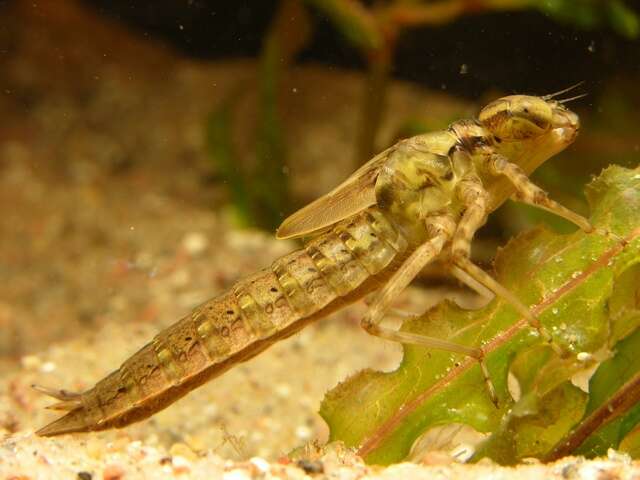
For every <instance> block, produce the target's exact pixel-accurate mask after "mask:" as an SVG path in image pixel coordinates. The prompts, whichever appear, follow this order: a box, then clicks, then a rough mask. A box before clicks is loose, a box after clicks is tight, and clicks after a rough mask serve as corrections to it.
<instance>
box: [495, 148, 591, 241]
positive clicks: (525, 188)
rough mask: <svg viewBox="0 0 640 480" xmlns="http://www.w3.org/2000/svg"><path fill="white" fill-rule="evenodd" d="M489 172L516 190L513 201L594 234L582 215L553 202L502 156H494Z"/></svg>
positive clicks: (516, 166) (521, 171)
mask: <svg viewBox="0 0 640 480" xmlns="http://www.w3.org/2000/svg"><path fill="white" fill-rule="evenodd" d="M489 170H490V171H491V173H492V174H494V175H504V176H505V177H507V179H509V181H510V182H511V183H512V184H513V186H514V187H515V188H516V193H515V194H514V195H513V199H514V200H517V201H520V202H522V203H526V204H528V205H531V206H534V207H537V208H541V209H542V210H546V211H548V212H551V213H553V214H554V215H557V216H559V217H562V218H564V219H565V220H568V221H569V222H571V223H573V224H575V225H577V226H578V227H579V228H580V229H582V230H583V231H584V232H586V233H591V232H593V230H594V228H593V226H592V225H591V222H589V220H587V219H586V218H584V217H583V216H582V215H579V214H577V213H576V212H574V211H572V210H569V209H568V208H566V207H563V206H562V205H560V204H559V203H558V202H556V201H555V200H552V199H550V198H549V196H548V195H547V192H545V191H544V190H543V189H541V188H540V187H538V186H537V185H536V184H535V183H533V182H532V181H531V180H529V177H527V174H526V173H524V171H523V170H522V169H521V168H520V167H519V166H518V165H516V164H515V163H512V162H510V161H509V160H508V159H507V158H506V157H504V156H502V155H494V156H493V157H491V160H490V161H489Z"/></svg>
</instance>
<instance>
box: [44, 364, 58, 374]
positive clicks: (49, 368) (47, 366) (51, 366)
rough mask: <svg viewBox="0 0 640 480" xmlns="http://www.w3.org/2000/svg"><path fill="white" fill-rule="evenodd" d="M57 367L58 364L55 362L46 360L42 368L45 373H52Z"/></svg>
mask: <svg viewBox="0 0 640 480" xmlns="http://www.w3.org/2000/svg"><path fill="white" fill-rule="evenodd" d="M55 369H56V364H55V363H53V362H45V363H44V364H43V365H42V368H41V369H40V370H41V371H42V372H44V373H51V372H53V371H54V370H55Z"/></svg>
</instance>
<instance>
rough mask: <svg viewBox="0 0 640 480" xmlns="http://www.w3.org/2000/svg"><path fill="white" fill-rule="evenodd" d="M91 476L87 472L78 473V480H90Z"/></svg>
mask: <svg viewBox="0 0 640 480" xmlns="http://www.w3.org/2000/svg"><path fill="white" fill-rule="evenodd" d="M92 478H93V475H91V474H90V473H89V472H78V480H91V479H92Z"/></svg>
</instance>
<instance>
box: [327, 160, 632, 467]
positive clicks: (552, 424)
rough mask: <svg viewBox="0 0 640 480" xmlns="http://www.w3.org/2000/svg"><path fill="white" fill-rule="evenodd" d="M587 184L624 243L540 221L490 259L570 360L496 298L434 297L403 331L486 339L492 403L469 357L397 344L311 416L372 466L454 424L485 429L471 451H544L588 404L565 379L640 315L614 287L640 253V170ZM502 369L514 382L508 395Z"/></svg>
mask: <svg viewBox="0 0 640 480" xmlns="http://www.w3.org/2000/svg"><path fill="white" fill-rule="evenodd" d="M587 193H588V198H589V201H590V204H591V206H592V211H593V214H592V222H593V223H594V224H595V225H596V226H598V227H601V228H605V229H609V230H610V231H613V232H615V233H616V234H617V235H619V236H623V237H626V238H627V240H628V244H626V245H625V244H624V243H623V242H621V241H619V240H618V239H616V238H612V237H606V236H604V235H599V234H589V235H586V234H584V233H583V232H576V233H573V234H571V235H557V234H553V233H551V232H549V231H545V230H542V229H538V230H534V231H531V232H528V233H525V234H523V235H521V236H519V237H518V238H516V239H515V240H513V241H511V242H510V243H509V244H508V245H507V247H505V248H504V249H503V250H502V251H501V252H500V253H499V255H498V257H497V260H496V274H495V275H496V277H497V279H498V280H499V281H500V282H501V283H502V284H503V285H505V286H506V287H507V288H508V289H510V290H511V291H512V292H513V293H514V294H515V295H517V296H518V298H520V299H521V300H522V301H524V302H525V303H526V304H528V305H531V308H532V310H533V311H534V312H535V313H536V314H537V315H538V316H539V318H540V319H541V321H542V323H543V324H544V325H545V327H546V328H547V329H548V330H549V331H550V332H551V333H552V334H553V336H554V339H555V341H556V342H557V343H558V344H559V345H561V346H563V347H564V348H565V349H566V350H568V351H570V352H571V355H569V356H568V358H566V359H561V358H559V357H558V356H557V355H555V354H551V353H549V354H548V353H546V352H545V349H548V347H546V346H544V345H543V344H542V341H541V339H540V338H539V336H538V335H537V334H536V332H535V331H533V330H532V329H531V328H529V327H528V326H527V324H526V322H525V321H524V320H523V319H521V318H520V317H519V316H518V315H517V314H516V312H515V311H514V310H513V308H512V307H511V306H510V305H508V304H506V303H505V302H504V301H502V300H501V299H495V300H493V301H492V302H491V303H489V305H487V306H486V307H485V308H483V309H481V310H476V311H467V310H463V309H461V308H459V307H457V306H456V305H454V304H453V303H451V302H445V303H442V304H440V305H438V306H436V307H435V308H434V309H432V310H431V311H429V312H427V313H426V314H425V315H423V316H421V317H418V318H414V319H410V320H408V321H406V322H405V323H404V324H403V326H402V329H403V330H407V331H411V332H415V333H421V334H423V335H428V336H432V337H437V338H446V339H448V340H450V341H454V342H457V343H460V344H463V345H471V346H477V345H483V347H484V349H485V352H486V353H487V357H486V364H487V367H488V369H489V371H490V376H491V380H492V382H493V384H494V386H495V388H496V392H497V395H498V398H499V407H498V408H496V407H495V406H494V405H493V404H492V403H491V401H490V399H489V396H488V394H487V390H486V387H485V385H484V382H483V377H482V375H481V373H480V368H479V366H478V364H477V362H475V361H474V360H472V359H468V358H465V357H461V356H459V355H453V354H451V353H447V352H441V351H434V350H427V349H424V348H420V347H415V346H405V347H404V358H403V360H402V362H401V364H400V366H399V367H398V369H397V370H395V371H393V372H389V373H382V372H373V371H364V372H361V373H358V374H356V375H355V376H353V377H352V378H350V379H348V380H347V381H345V382H344V383H342V384H341V385H339V386H338V387H336V388H335V389H333V390H332V391H330V392H329V393H328V394H327V396H326V397H325V399H324V401H323V403H322V406H321V410H320V413H321V415H322V417H323V418H324V419H325V420H326V421H327V423H328V424H329V427H330V440H332V441H333V440H341V441H343V442H345V443H346V444H347V445H348V446H351V447H356V448H358V451H359V453H360V454H362V455H363V456H364V457H365V459H366V460H367V461H368V462H370V463H378V464H389V463H392V462H398V461H401V460H403V459H404V458H406V457H407V455H408V454H409V452H410V451H411V448H412V445H413V444H414V442H415V441H416V440H417V439H418V438H419V437H420V436H421V435H423V434H425V432H427V431H428V430H429V429H431V428H434V427H437V426H439V425H444V424H452V423H461V424H466V425H468V426H470V427H472V428H473V429H475V430H477V431H479V432H483V433H487V434H489V436H488V439H487V440H486V441H485V442H484V443H483V444H482V445H480V446H479V449H478V452H477V454H476V458H480V457H481V456H489V457H491V458H493V459H495V460H498V461H501V462H503V463H511V462H516V461H517V460H518V459H520V458H523V457H528V456H532V455H535V456H544V455H545V454H546V453H548V452H549V451H550V450H551V449H552V448H553V447H554V445H556V444H557V443H558V442H560V441H561V440H562V438H564V437H565V436H566V435H567V433H568V432H569V430H570V429H571V427H572V426H573V425H574V424H575V423H576V422H578V421H579V419H580V418H582V417H583V415H584V411H585V409H586V408H587V404H588V398H587V395H586V394H585V393H584V392H583V391H581V390H579V389H578V388H577V387H575V386H574V385H573V384H572V383H571V380H572V379H574V377H575V376H576V375H577V374H580V373H581V372H582V371H584V370H587V369H589V368H593V366H594V364H593V362H592V361H591V360H590V358H591V355H590V354H596V353H597V352H600V351H603V350H607V349H608V348H609V347H610V346H611V345H612V343H613V342H615V341H617V340H618V339H619V338H618V337H621V336H624V335H628V334H630V333H632V332H633V331H635V329H636V328H637V326H638V322H639V320H640V319H639V318H638V317H636V316H634V315H631V314H627V313H628V312H631V310H632V308H631V307H629V305H627V304H626V303H627V302H630V301H631V298H635V297H633V296H632V295H627V294H626V293H622V292H621V291H620V288H622V289H624V288H625V285H627V287H629V286H630V284H631V283H632V282H629V281H628V279H627V278H626V277H627V276H628V273H626V272H627V271H628V270H629V269H633V268H634V265H635V264H636V263H638V262H639V261H640V239H639V238H638V235H640V229H638V227H639V226H640V171H639V170H626V169H623V168H620V167H610V168H608V169H607V170H605V171H604V172H603V173H602V175H601V176H600V178H599V179H598V180H596V181H594V182H593V184H592V185H591V186H590V187H589V189H588V192H587ZM523 279H524V281H523ZM625 282H626V283H625ZM619 283H620V285H618V284H619ZM616 302H617V303H616ZM610 303H611V305H610ZM612 306H613V307H614V308H615V309H616V310H617V311H618V312H627V313H625V314H622V316H621V317H620V318H624V321H623V324H624V325H623V326H622V327H619V326H618V327H616V326H615V325H614V323H615V322H612V321H611V318H610V309H611V307H612ZM578 354H580V355H578ZM578 358H581V360H579V359H578ZM509 376H511V377H512V379H515V380H516V381H517V384H518V385H519V390H520V391H519V392H518V394H517V395H515V394H514V393H513V387H511V388H510V386H509V384H508V380H507V379H508V377H509ZM512 394H514V395H515V396H516V398H517V399H518V400H517V401H516V400H514V399H513V397H512Z"/></svg>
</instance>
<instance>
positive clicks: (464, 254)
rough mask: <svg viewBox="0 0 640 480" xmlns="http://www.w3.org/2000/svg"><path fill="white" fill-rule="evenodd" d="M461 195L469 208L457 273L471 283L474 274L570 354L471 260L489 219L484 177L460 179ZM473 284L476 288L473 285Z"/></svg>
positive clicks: (461, 228) (457, 244)
mask: <svg viewBox="0 0 640 480" xmlns="http://www.w3.org/2000/svg"><path fill="white" fill-rule="evenodd" d="M458 196H459V198H460V200H461V201H462V202H463V204H464V205H465V207H466V208H465V210H464V213H463V215H462V218H461V220H460V222H459V224H458V228H457V229H456V232H455V234H454V236H453V240H452V243H451V262H452V264H453V273H454V275H456V276H457V277H458V278H459V279H460V280H462V281H463V282H465V283H467V284H468V283H469V282H468V277H471V278H472V279H473V280H475V281H476V282H478V283H479V284H481V285H482V286H484V287H485V288H487V289H488V290H490V291H491V292H493V293H494V294H496V295H498V296H499V297H502V298H503V299H504V300H506V301H507V302H508V303H510V304H511V306H513V307H514V308H515V309H516V310H517V311H518V313H520V314H521V315H522V316H523V317H524V318H525V319H526V320H527V322H528V323H529V325H530V326H531V327H532V328H534V329H535V330H536V331H537V332H538V333H539V334H540V336H541V337H542V338H543V339H544V340H545V341H546V342H548V343H549V345H550V346H551V348H552V349H553V350H554V351H555V352H556V353H557V354H559V355H560V356H566V352H565V351H564V350H563V349H562V348H560V346H558V344H556V343H555V342H554V341H553V338H552V336H551V334H550V333H549V331H548V330H547V329H546V328H545V327H544V326H542V324H541V323H540V320H539V319H538V318H537V317H536V316H535V315H534V314H533V313H532V312H531V310H530V309H529V307H527V306H526V305H524V304H523V303H522V302H521V301H520V300H519V299H518V298H517V297H516V296H515V295H514V294H513V293H511V292H510V291H509V290H507V289H506V288H505V287H503V286H502V285H501V284H500V283H499V282H497V281H496V280H495V279H494V278H493V277H492V276H491V275H489V274H488V273H487V272H485V271H484V270H482V269H481V268H480V267H478V266H477V265H475V264H474V263H473V262H472V261H471V260H470V253H471V241H472V240H473V236H474V235H475V232H476V231H477V230H478V229H479V228H480V227H481V226H482V225H483V224H484V222H485V221H486V218H487V213H488V209H487V203H488V202H487V201H488V193H487V192H486V190H485V189H484V187H483V186H482V183H481V182H480V180H479V179H468V180H464V181H462V182H460V188H459V191H458ZM458 270H459V271H458ZM461 273H462V274H461ZM467 276H468V277H467ZM470 286H471V287H472V288H473V285H470Z"/></svg>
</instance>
